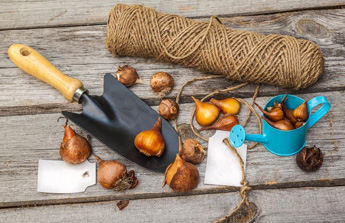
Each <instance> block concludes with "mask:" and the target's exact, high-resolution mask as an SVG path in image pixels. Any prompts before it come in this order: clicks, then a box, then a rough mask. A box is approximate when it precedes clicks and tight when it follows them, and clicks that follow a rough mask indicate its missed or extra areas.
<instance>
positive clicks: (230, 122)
mask: <svg viewBox="0 0 345 223" xmlns="http://www.w3.org/2000/svg"><path fill="white" fill-rule="evenodd" d="M238 124H239V121H238V118H237V116H235V115H223V116H222V117H220V118H219V120H218V121H217V122H216V123H214V124H212V125H210V126H205V127H203V128H201V129H200V131H204V130H223V131H230V130H231V129H232V127H234V126H235V125H238Z"/></svg>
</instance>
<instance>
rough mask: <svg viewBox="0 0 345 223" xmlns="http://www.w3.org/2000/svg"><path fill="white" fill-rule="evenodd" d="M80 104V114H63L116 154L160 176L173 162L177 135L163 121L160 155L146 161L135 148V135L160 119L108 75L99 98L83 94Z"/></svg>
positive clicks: (149, 127) (163, 120)
mask: <svg viewBox="0 0 345 223" xmlns="http://www.w3.org/2000/svg"><path fill="white" fill-rule="evenodd" d="M81 103H82V105H83V112H82V113H81V114H75V113H71V112H65V111H63V112H62V114H63V115H65V116H66V117H67V118H68V119H70V120H71V121H73V122H74V123H75V124H77V125H79V126H80V127H81V128H83V129H84V130H86V131H87V132H89V133H90V134H91V135H93V136H94V137H95V138H97V139H98V140H99V141H101V142H102V143H104V144H105V145H107V146H108V147H109V148H111V149H112V150H114V151H115V152H117V153H119V154H120V155H122V156H124V157H125V158H127V159H129V160H131V161H132V162H134V163H137V164H139V165H140V166H143V167H145V168H147V169H150V170H154V171H159V172H164V171H165V169H166V167H167V166H168V165H169V164H171V163H172V162H173V161H174V160H175V156H176V154H177V153H178V147H179V142H178V135H177V133H176V131H175V130H174V129H173V127H172V126H171V125H170V124H169V123H168V122H167V121H166V120H165V119H163V118H162V117H161V120H162V130H161V132H162V135H163V138H164V141H165V144H166V148H165V152H164V153H163V155H162V156H161V157H147V156H145V155H143V154H142V153H140V152H139V151H138V150H137V149H136V148H135V146H134V139H135V137H136V135H137V134H139V133H140V132H141V131H144V130H147V129H151V128H152V127H153V126H154V124H155V123H156V121H157V119H158V117H160V116H159V114H158V113H157V112H156V111H154V110H153V109H152V108H151V107H149V106H148V105H147V104H146V103H145V102H143V101H142V100H141V99H140V98H138V97H137V96H136V95H135V94H134V93H133V92H132V91H130V90H129V89H127V87H125V86H124V85H122V84H121V83H120V82H118V81H117V79H116V78H115V77H113V76H112V75H111V74H106V75H105V76H104V93H103V95H102V96H90V95H88V94H84V95H83V96H82V98H81Z"/></svg>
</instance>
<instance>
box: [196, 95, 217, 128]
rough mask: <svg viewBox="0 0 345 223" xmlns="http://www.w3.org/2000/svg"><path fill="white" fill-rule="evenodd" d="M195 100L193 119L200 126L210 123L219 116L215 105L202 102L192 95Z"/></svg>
mask: <svg viewBox="0 0 345 223" xmlns="http://www.w3.org/2000/svg"><path fill="white" fill-rule="evenodd" d="M192 98H193V100H194V102H195V120H196V122H197V123H198V124H199V125H201V126H208V125H211V124H212V123H213V122H214V121H216V120H217V118H218V116H219V109H218V108H217V106H215V105H213V104H210V103H206V102H202V101H200V100H198V99H196V98H194V97H193V96H192Z"/></svg>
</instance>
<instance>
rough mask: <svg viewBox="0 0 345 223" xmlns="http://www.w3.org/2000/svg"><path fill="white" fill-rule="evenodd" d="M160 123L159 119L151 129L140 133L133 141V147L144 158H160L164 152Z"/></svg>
mask: <svg viewBox="0 0 345 223" xmlns="http://www.w3.org/2000/svg"><path fill="white" fill-rule="evenodd" d="M161 126H162V121H161V118H160V117H159V118H158V120H157V122H156V124H155V125H154V126H153V128H152V129H149V130H145V131H142V132H140V133H139V134H138V135H137V136H136V137H135V140H134V145H135V147H136V148H137V149H138V150H139V152H141V153H143V154H144V155H146V156H158V157H160V156H161V155H162V154H163V152H164V150H165V142H164V138H163V136H162V134H161Z"/></svg>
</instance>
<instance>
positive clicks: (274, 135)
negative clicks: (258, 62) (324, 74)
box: [229, 95, 331, 156]
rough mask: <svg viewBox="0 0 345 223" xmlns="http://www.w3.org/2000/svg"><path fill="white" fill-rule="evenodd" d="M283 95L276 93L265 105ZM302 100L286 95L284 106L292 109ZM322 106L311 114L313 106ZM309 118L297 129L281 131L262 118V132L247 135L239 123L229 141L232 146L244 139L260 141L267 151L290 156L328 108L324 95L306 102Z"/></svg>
mask: <svg viewBox="0 0 345 223" xmlns="http://www.w3.org/2000/svg"><path fill="white" fill-rule="evenodd" d="M284 96H285V95H278V96H276V97H274V98H272V99H271V100H269V101H268V102H267V104H266V105H265V108H264V109H265V110H267V107H272V106H273V105H274V102H279V103H281V102H282V100H283V98H284ZM303 102H304V100H303V99H302V98H299V97H297V96H294V95H287V101H286V103H285V104H286V106H287V108H288V109H290V110H293V109H295V108H297V107H298V106H299V105H301V104H302V103H303ZM320 104H322V106H321V107H320V108H319V109H318V110H317V111H316V112H315V113H314V114H313V115H312V114H311V111H312V110H313V108H314V107H316V106H318V105H320ZM307 107H308V113H309V118H308V119H307V121H306V122H305V124H304V125H303V126H301V127H299V128H297V129H294V130H289V131H282V130H279V129H276V128H274V127H272V126H271V125H269V124H268V123H267V122H266V121H265V120H262V122H263V123H262V132H263V133H262V134H261V135H249V134H246V131H245V130H244V128H243V127H242V126H241V125H235V126H234V127H233V128H232V129H231V131H230V136H229V139H230V143H231V145H232V146H234V147H240V146H241V145H242V144H243V143H244V141H245V140H247V141H253V142H259V143H262V144H263V145H264V146H265V147H266V149H267V150H268V151H270V152H271V153H273V154H275V155H278V156H291V155H294V154H296V153H298V152H299V151H300V150H301V149H303V147H304V146H305V144H306V137H307V130H308V129H309V128H311V127H312V126H313V125H314V124H315V123H316V122H317V121H319V119H320V118H321V117H322V116H324V115H325V114H326V113H327V112H328V111H329V109H330V107H331V105H330V103H329V102H328V100H327V98H326V97H324V96H317V97H315V98H312V99H311V100H309V101H308V102H307Z"/></svg>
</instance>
